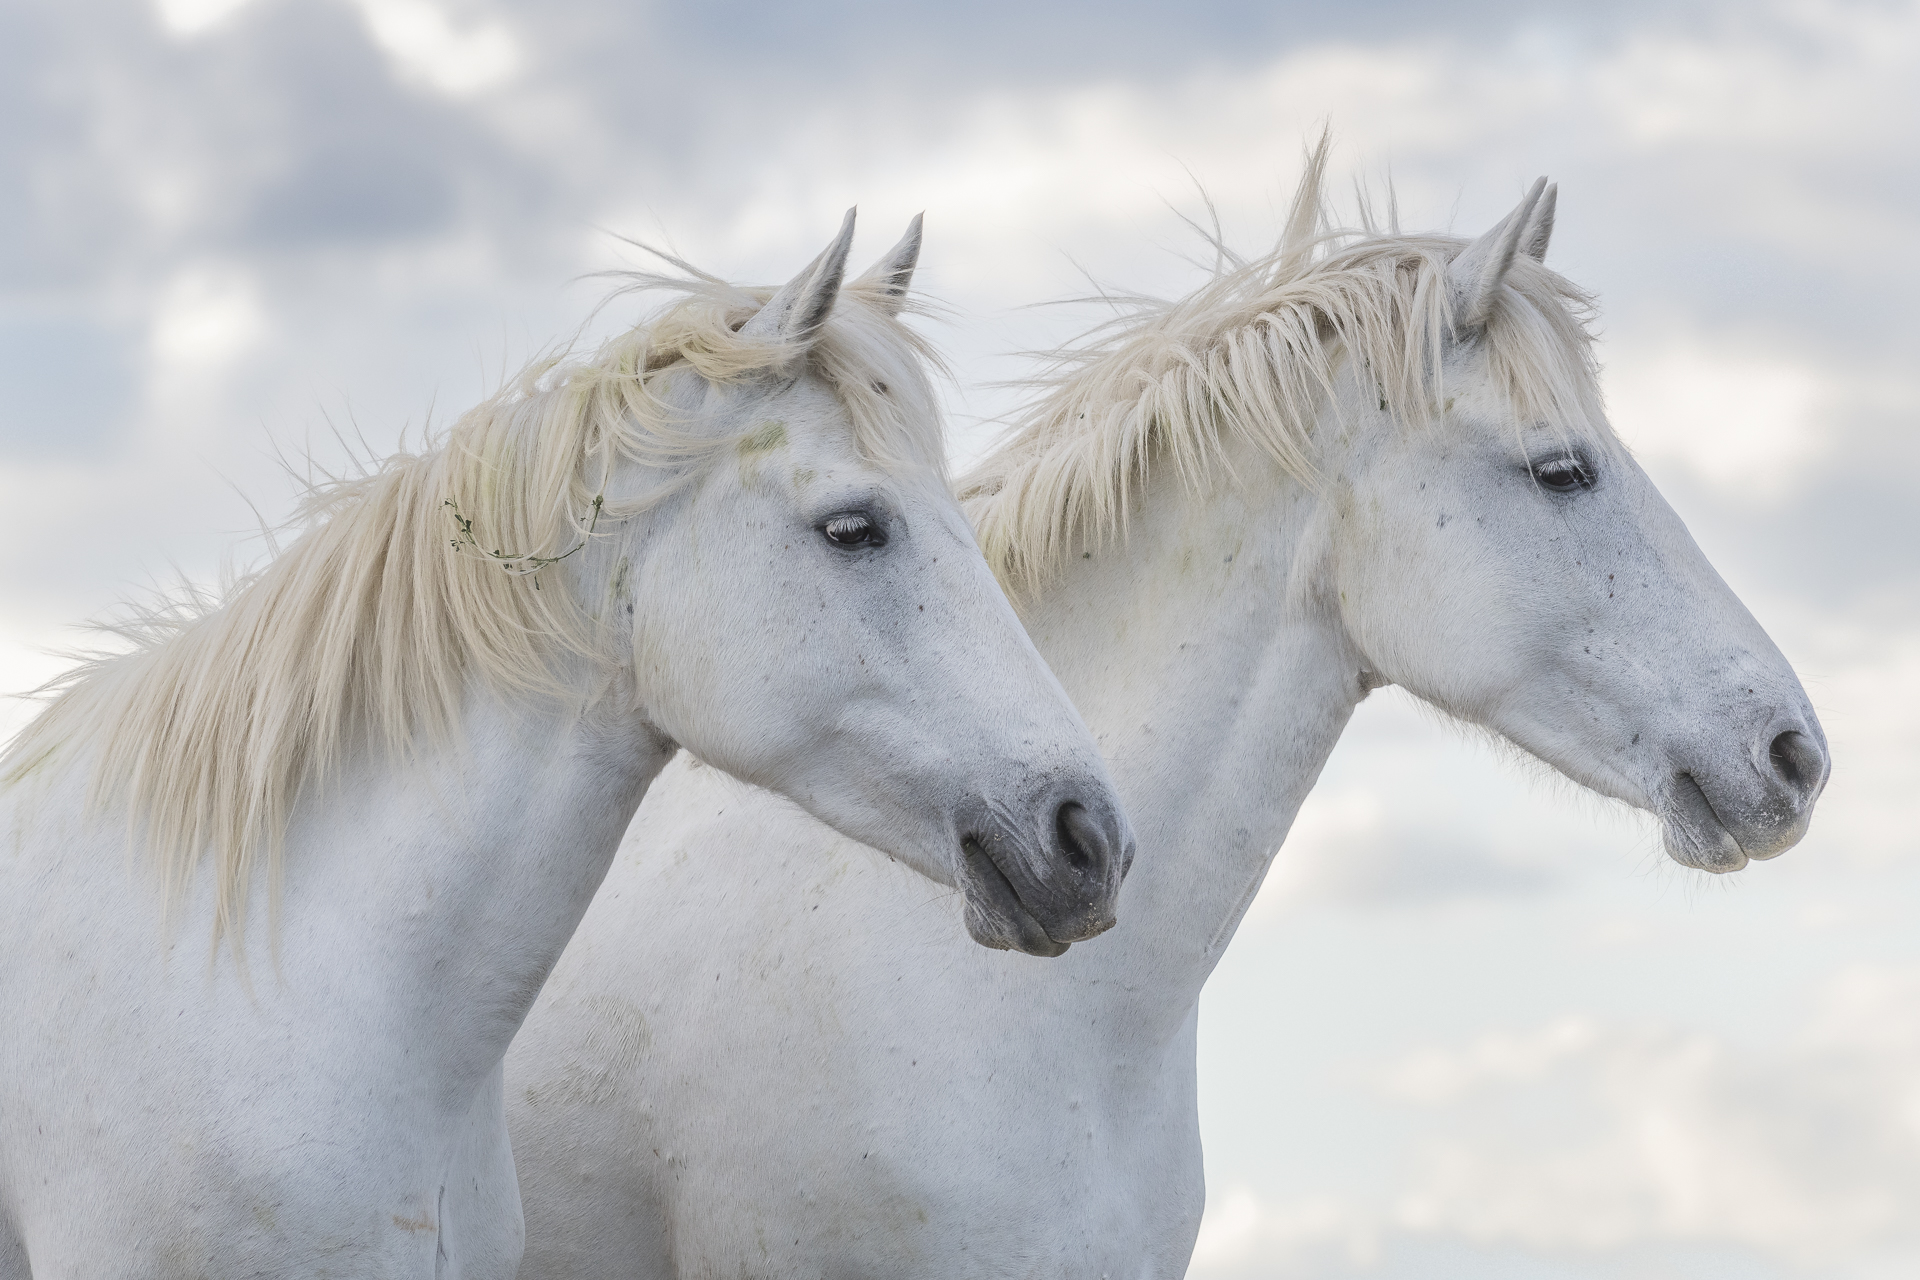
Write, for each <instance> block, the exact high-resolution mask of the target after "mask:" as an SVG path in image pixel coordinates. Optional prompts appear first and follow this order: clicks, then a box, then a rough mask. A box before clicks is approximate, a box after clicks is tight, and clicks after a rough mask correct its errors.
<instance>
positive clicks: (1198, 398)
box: [961, 146, 1613, 590]
mask: <svg viewBox="0 0 1920 1280" xmlns="http://www.w3.org/2000/svg"><path fill="white" fill-rule="evenodd" d="M1325 159H1326V152H1325V148H1324V146H1323V147H1322V148H1321V149H1319V150H1318V151H1316V152H1315V153H1314V154H1313V155H1312V156H1311V157H1310V159H1309V162H1308V166H1307V173H1306V176H1305V178H1304V179H1303V180H1302V182H1301V185H1300V188H1299V190H1298V191H1297V192H1296V194H1295V197H1294V200H1293V205H1292V210H1291V211H1290V213H1289V216H1288V219H1287V223H1286V230H1285V232H1284V233H1283V236H1282V238H1281V242H1280V244H1279V245H1278V246H1277V247H1276V248H1275V249H1274V250H1273V251H1272V252H1270V253H1268V254H1266V255H1263V256H1261V257H1258V258H1252V259H1248V258H1243V257H1240V256H1238V255H1236V254H1234V253H1233V252H1232V251H1231V250H1230V249H1228V248H1227V247H1226V246H1225V245H1224V244H1223V243H1222V242H1221V241H1220V240H1219V238H1218V236H1217V234H1216V233H1208V232H1206V231H1205V230H1204V229H1203V230H1202V234H1203V235H1205V236H1206V237H1207V239H1208V240H1209V241H1210V243H1211V244H1212V247H1213V248H1214V250H1215V266H1214V270H1213V275H1212V278H1211V279H1209V280H1208V281H1206V282H1205V283H1204V284H1202V285H1201V286H1200V287H1199V288H1198V289H1196V290H1195V291H1194V292H1193V293H1191V294H1189V295H1187V296H1186V297H1185V298H1182V299H1179V300H1177V301H1165V300H1161V299H1156V298H1147V297H1138V296H1131V297H1128V296H1122V297H1118V298H1114V297H1108V298H1105V299H1102V300H1103V301H1107V302H1110V303H1113V304H1114V305H1116V307H1117V308H1118V311H1119V314H1118V315H1116V317H1115V318H1114V319H1112V320H1110V321H1108V322H1107V323H1105V324H1103V325H1100V326H1098V327H1096V328H1094V329H1093V330H1091V331H1089V332H1088V333H1086V334H1084V335H1082V337H1081V338H1080V339H1078V340H1076V341H1075V342H1074V343H1071V344H1069V345H1067V346H1065V347H1062V348H1059V349H1057V350H1054V351H1051V352H1046V353H1042V355H1041V357H1040V359H1041V363H1042V368H1041V372H1040V373H1039V374H1037V375H1036V376H1034V377H1031V378H1028V379H1024V380H1022V383H1021V384H1020V385H1024V386H1026V387H1027V388H1029V389H1030V390H1031V391H1032V392H1033V394H1034V399H1033V400H1032V402H1031V403H1030V405H1029V407H1028V408H1027V409H1026V410H1025V411H1024V412H1022V413H1021V414H1020V416H1019V417H1018V418H1017V419H1016V422H1015V425H1014V428H1013V429H1012V431H1011V432H1010V433H1009V434H1008V436H1007V437H1006V439H1005V441H1004V443H1002V444H1001V445H1000V446H999V447H998V448H996V449H995V450H994V451H993V452H992V453H990V454H989V455H988V456H987V457H986V458H985V459H984V460H983V461H982V462H981V463H980V464H979V465H978V466H977V467H976V468H975V469H974V470H973V471H972V472H971V473H970V474H969V475H968V476H966V477H964V478H963V480H962V482H961V495H962V498H963V500H964V501H965V502H966V504H967V506H968V509H969V513H970V514H971V515H972V517H973V519H974V523H975V527H976V529H977V530H978V533H979V537H980V543H981V547H982V549H983V550H984V551H985V552H986V554H987V558H988V561H989V562H990V563H991V564H992V565H993V568H994V571H995V573H996V574H997V575H999V577H1000V579H1001V581H1002V582H1003V583H1005V584H1006V585H1007V586H1008V587H1009V588H1010V589H1016V590H1025V589H1030V588H1032V587H1033V586H1035V585H1036V584H1037V583H1038V582H1040V581H1041V580H1043V579H1044V578H1045V577H1046V576H1047V574H1048V573H1050V572H1051V571H1052V570H1054V569H1055V568H1057V566H1058V564H1059V563H1060V562H1061V560H1062V558H1063V557H1064V556H1065V554H1066V553H1067V552H1068V550H1069V548H1070V546H1071V545H1072V544H1073V543H1074V542H1075V541H1076V540H1079V539H1093V540H1096V541H1100V540H1106V539H1110V538H1112V537H1114V536H1115V535H1117V534H1118V533H1119V532H1120V531H1122V530H1123V529H1124V528H1125V527H1126V523H1127V519H1128V508H1129V505H1130V503H1131V502H1132V501H1133V500H1134V499H1135V498H1136V497H1137V495H1138V493H1139V491H1140V487H1141V486H1142V485H1143V484H1144V482H1145V480H1146V477H1147V475H1148V473H1149V470H1150V469H1151V468H1154V467H1162V468H1165V467H1171V469H1172V470H1173V471H1174V472H1175V473H1176V474H1178V475H1179V476H1180V477H1181V478H1182V479H1183V480H1184V481H1185V482H1187V483H1188V484H1189V485H1190V486H1193V487H1195V488H1198V487H1199V486H1201V485H1203V484H1204V483H1205V482H1207V481H1208V480H1209V478H1210V477H1211V475H1212V473H1214V472H1215V471H1216V470H1217V469H1218V468H1219V467H1220V466H1221V465H1222V461H1223V457H1224V448H1223V447H1224V445H1225V444H1226V443H1228V442H1229V441H1231V440H1235V439H1239V440H1246V441H1250V442H1252V443H1253V444H1255V445H1256V446H1257V447H1259V448H1260V449H1262V450H1264V451H1265V452H1266V453H1267V454H1268V455H1269V456H1271V457H1272V458H1273V459H1274V460H1275V462H1276V463H1278V464H1279V466H1280V467H1281V469H1282V470H1283V471H1284V472H1285V473H1286V474H1288V475H1290V476H1292V477H1294V478H1295V479H1297V480H1298V481H1300V482H1301V483H1303V484H1306V485H1308V486H1318V485H1319V484H1320V482H1321V477H1320V476H1319V474H1318V471H1317V469H1316V462H1315V457H1316V452H1317V451H1316V447H1315V442H1314V439H1313V425H1314V422H1315V419H1316V417H1317V416H1318V414H1319V412H1320V410H1321V407H1322V406H1323V405H1324V404H1325V403H1326V402H1327V401H1328V400H1329V399H1330V398H1332V397H1333V396H1334V391H1335V384H1336V380H1337V378H1339V377H1340V376H1342V375H1343V374H1349V373H1350V374H1353V375H1355V376H1366V377H1368V378H1369V379H1370V380H1371V381H1372V382H1373V384H1374V385H1375V387H1376V388H1377V391H1378V396H1379V400H1380V402H1381V408H1383V409H1385V410H1388V411H1389V413H1387V414H1386V415H1383V418H1384V421H1382V426H1383V427H1389V426H1390V427H1396V428H1406V427H1412V426H1417V425H1422V424H1426V423H1430V422H1431V421H1432V420H1433V419H1435V418H1436V417H1437V416H1438V415H1439V413H1440V412H1442V401H1443V400H1444V398H1445V397H1446V395H1447V394H1448V393H1447V390H1446V387H1445V380H1444V377H1443V364H1444V363H1445V359H1446V356H1447V353H1448V352H1449V350H1450V349H1452V347H1453V346H1454V345H1455V344H1456V343H1472V344H1477V346H1478V347H1479V349H1480V351H1481V352H1482V353H1483V354H1484V358H1485V361H1486V369H1487V374H1488V377H1489V380H1490V382H1491V384H1492V385H1493V386H1494V387H1495V388H1496V389H1497V390H1498V391H1499V392H1501V393H1502V394H1504V395H1505V397H1506V398H1507V400H1508V402H1509V403H1510V405H1511V406H1512V408H1513V411H1514V413H1515V416H1516V420H1517V421H1520V422H1523V423H1528V424H1532V423H1544V424H1548V425H1550V426H1552V427H1554V428H1555V429H1557V430H1559V431H1561V432H1562V433H1563V434H1567V435H1570V436H1579V437H1585V438H1600V439H1603V440H1605V441H1608V442H1611V441H1612V440H1613V437H1612V435H1611V432H1610V429H1609V428H1608V427H1607V425H1606V420H1605V415H1604V414H1603V412H1602V411H1601V406H1600V395H1599V382H1598V376H1597V369H1596V367H1595V365H1594V359H1593V352H1592V336H1591V333H1590V331H1589V328H1588V324H1589V319H1590V316H1591V314H1592V299H1591V298H1590V297H1589V296H1588V295H1587V294H1586V293H1585V292H1583V291H1582V290H1580V289H1579V288H1578V287H1576V286H1575V285H1573V284H1572V283H1570V282H1569V281H1567V280H1566V279H1565V278H1564V277H1562V276H1560V275H1559V274H1557V273H1556V272H1554V271H1551V270H1549V269H1548V268H1547V267H1545V266H1543V265H1542V264H1540V263H1539V262H1537V261H1535V260H1534V259H1532V258H1530V257H1527V256H1526V255H1521V256H1520V257H1519V259H1518V260H1517V261H1516V262H1515V263H1514V265H1513V267H1512V268H1511V269H1510V270H1509V271H1508V273H1507V275H1506V277H1505V286H1506V287H1505V288H1504V289H1503V290H1502V293H1501V295H1500V297H1499V299H1498V301H1497V303H1496V306H1495V308H1494V313H1493V316H1492V319H1491V322H1490V323H1489V324H1488V325H1487V326H1486V328H1485V330H1484V332H1481V333H1477V334H1462V333H1457V332H1456V331H1455V327H1454V321H1453V299H1452V289H1451V284H1450V281H1449V276H1448V269H1449V267H1450V266H1451V264H1452V262H1453V260H1454V259H1455V258H1456V257H1457V256H1459V254H1460V253H1461V251H1462V250H1464V249H1465V248H1466V247H1467V245H1468V243H1469V242H1468V241H1467V240H1465V239H1461V238H1458V237H1454V236H1447V235H1439V234H1409V233H1402V232H1400V231H1398V230H1397V229H1394V228H1390V229H1387V230H1382V229H1380V228H1378V227H1377V226H1375V225H1373V221H1372V218H1371V215H1370V213H1369V212H1368V210H1367V209H1366V206H1365V203H1364V199H1363V205H1362V216H1361V225H1360V226H1359V227H1358V228H1352V229H1333V228H1330V227H1328V225H1327V215H1326V208H1325V201H1324V199H1323V196H1322V189H1321V184H1322V180H1323V175H1324V167H1325ZM1362 371H1364V373H1362ZM1376 421H1381V420H1376Z"/></svg>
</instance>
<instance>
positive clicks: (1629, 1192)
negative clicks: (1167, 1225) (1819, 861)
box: [1193, 965, 1920, 1280]
mask: <svg viewBox="0 0 1920 1280" xmlns="http://www.w3.org/2000/svg"><path fill="white" fill-rule="evenodd" d="M1376 1081H1377V1083H1378V1086H1379V1087H1380V1088H1381V1090H1382V1091H1383V1092H1384V1093H1385V1094H1386V1095H1387V1096H1389V1097H1391V1098H1393V1099H1395V1100H1398V1101H1400V1102H1402V1103H1404V1104H1408V1105H1410V1106H1412V1107H1414V1108H1416V1111H1415V1112H1414V1113H1407V1114H1404V1116H1403V1119H1402V1120H1401V1121H1400V1123H1402V1124H1403V1125H1412V1124H1414V1123H1415V1122H1416V1121H1417V1120H1418V1119H1419V1118H1420V1116H1421V1115H1422V1114H1424V1118H1425V1120H1426V1121H1427V1122H1428V1123H1427V1124H1426V1126H1425V1127H1426V1129H1427V1131H1428V1134H1429V1136H1428V1137H1427V1138H1426V1139H1425V1140H1424V1141H1423V1142H1421V1143H1420V1144H1419V1146H1418V1147H1417V1148H1416V1151H1415V1154H1414V1157H1413V1159H1412V1160H1411V1161H1410V1162H1409V1164H1408V1165H1407V1166H1406V1167H1405V1172H1403V1173H1402V1175H1401V1177H1400V1180H1399V1184H1398V1185H1397V1186H1392V1187H1386V1186H1383V1187H1381V1188H1380V1189H1379V1191H1378V1193H1377V1194H1375V1195H1373V1196H1369V1197H1360V1196H1348V1197H1345V1198H1327V1197H1320V1198H1317V1199H1312V1200H1306V1201H1281V1200H1274V1201H1271V1202H1268V1201H1263V1200H1261V1199H1260V1198H1259V1197H1258V1196H1256V1195H1255V1194H1254V1193H1253V1192H1252V1191H1250V1190H1248V1189H1246V1188H1239V1189H1236V1190H1234V1191H1232V1192H1230V1193H1228V1194H1227V1195H1225V1196H1223V1197H1221V1198H1220V1199H1219V1200H1218V1201H1217V1202H1216V1204H1215V1206H1214V1208H1212V1209H1211V1210H1210V1212H1209V1214H1208V1218H1207V1220H1206V1224H1205V1225H1204V1226H1203V1228H1202V1234H1201V1240H1202V1242H1203V1245H1204V1246H1205V1247H1204V1249H1203V1250H1202V1251H1200V1252H1197V1253H1196V1255H1195V1260H1194V1261H1195V1265H1194V1270H1193V1274H1194V1275H1195V1277H1196V1278H1197V1280H1203V1278H1207V1277H1216V1276H1229V1275H1236V1274H1248V1275H1252V1274H1294V1272H1295V1269H1296V1268H1297V1267H1298V1266H1299V1261H1300V1256H1301V1253H1302V1250H1303V1249H1304V1248H1306V1247H1308V1246H1309V1245H1312V1246H1317V1247H1319V1248H1320V1249H1321V1251H1322V1252H1321V1255H1320V1256H1321V1258H1322V1260H1323V1263H1325V1262H1326V1261H1327V1260H1328V1259H1332V1258H1335V1257H1336V1256H1337V1257H1338V1258H1339V1259H1341V1260H1343V1261H1344V1263H1345V1264H1346V1265H1347V1266H1350V1267H1352V1268H1353V1269H1359V1268H1360V1266H1361V1264H1362V1263H1363V1262H1364V1261H1365V1260H1367V1259H1370V1258H1377V1257H1380V1256H1383V1255H1385V1254H1389V1253H1392V1252H1394V1251H1395V1250H1396V1248H1397V1247H1398V1246H1402V1245H1405V1244H1407V1243H1408V1242H1413V1243H1415V1244H1417V1243H1420V1242H1434V1241H1442V1240H1452V1241H1456V1242H1460V1243H1465V1244H1471V1245H1474V1246H1477V1247H1479V1248H1482V1249H1496V1250H1497V1249H1521V1250H1528V1251H1532V1252H1534V1253H1535V1254H1547V1255H1550V1256H1557V1257H1566V1256H1570V1255H1583V1256H1587V1257H1589V1258H1593V1259H1595V1260H1596V1261H1598V1262H1602V1263H1604V1261H1605V1260H1606V1259H1608V1258H1614V1259H1619V1260H1621V1261H1622V1264H1623V1265H1624V1266H1626V1268H1627V1269H1626V1270H1622V1271H1620V1272H1619V1273H1618V1274H1621V1275H1628V1274H1631V1265H1630V1264H1628V1263H1626V1262H1625V1259H1626V1258H1627V1256H1628V1255H1629V1251H1631V1250H1634V1249H1644V1248H1646V1247H1649V1246H1658V1245H1666V1246H1676V1245H1684V1246H1689V1247H1696V1248H1699V1247H1706V1248H1713V1247H1718V1248H1732V1249H1737V1250H1741V1251H1743V1252H1745V1253H1747V1254H1750V1255H1758V1256H1759V1257H1762V1258H1766V1259H1769V1260H1771V1261H1772V1262H1774V1263H1776V1264H1779V1265H1784V1266H1789V1267H1794V1268H1809V1269H1812V1270H1813V1271H1814V1272H1816V1273H1817V1274H1820V1275H1822V1276H1826V1277H1853V1276H1867V1275H1874V1274H1880V1272H1879V1271H1878V1270H1877V1269H1878V1268H1880V1267H1882V1266H1884V1265H1886V1263H1887V1261H1888V1259H1890V1258H1895V1259H1904V1260H1905V1262H1906V1265H1908V1266H1914V1267H1920V1219H1916V1217H1915V1215H1914V1213H1913V1206H1914V1205H1915V1204H1920V968H1898V967H1888V966H1873V965H1861V966H1855V967H1852V968H1849V969H1847V970H1845V971H1843V972H1841V973H1840V974H1838V975H1837V976H1836V977H1834V978H1833V979H1832V980H1830V981H1829V982H1828V983H1827V984H1826V987H1825V989H1824V991H1823V993H1822V996H1821V998H1820V1000H1819V1002H1818V1007H1817V1008H1816V1009H1815V1010H1814V1012H1813V1015H1812V1016H1811V1017H1810V1018H1808V1019H1806V1020H1805V1021H1804V1022H1803V1023H1802V1025H1801V1027H1800V1029H1799V1031H1798V1032H1797V1034H1795V1035H1794V1036H1793V1037H1792V1038H1791V1039H1790V1040H1789V1041H1788V1042H1787V1043H1785V1044H1783V1045H1779V1046H1777V1047H1775V1048H1772V1049H1761V1050H1756V1049H1754V1048H1753V1047H1751V1046H1746V1045H1741V1044H1738V1043H1737V1042H1734V1041H1731V1040H1729V1039H1726V1038H1723V1037H1720V1036H1716V1035H1712V1034H1707V1033H1704V1032H1699V1031H1690V1030H1685V1029H1678V1028H1672V1027H1663V1026H1658V1025H1640V1026H1632V1025H1622V1024H1619V1023H1608V1022H1604V1021H1601V1020H1598V1019H1593V1018H1582V1017H1563V1018H1560V1019H1556V1020H1554V1021H1553V1022H1550V1023H1548V1024H1546V1025H1544V1026H1541V1027H1539V1028H1536V1029H1534V1030H1531V1031H1521V1032H1508V1031H1496V1032H1489V1033H1487V1034H1484V1035H1481V1036H1478V1037H1475V1038H1473V1039H1471V1040H1469V1041H1467V1042H1466V1043H1464V1044H1460V1045H1456V1046H1452V1047H1446V1046H1431V1047H1427V1048H1423V1049H1420V1050H1418V1051H1416V1052H1414V1053H1412V1054H1410V1055H1407V1056H1406V1057H1404V1058H1403V1059H1401V1060H1400V1061H1398V1062H1396V1063H1394V1064H1392V1065H1391V1066H1389V1067H1388V1068H1387V1069H1386V1070H1384V1071H1382V1072H1380V1073H1379V1074H1378V1075H1377V1076H1376ZM1336 1243H1337V1246H1338V1248H1337V1254H1336V1253H1335V1252H1331V1251H1330V1249H1331V1246H1332V1245H1334V1244H1336ZM1634 1256H1644V1255H1634ZM1340 1269H1342V1268H1339V1267H1334V1266H1331V1265H1326V1266H1325V1267H1324V1269H1323V1270H1321V1271H1318V1272H1313V1273H1303V1274H1326V1273H1327V1272H1328V1271H1334V1270H1340ZM1596 1274H1609V1275H1611V1274H1615V1272H1614V1271H1613V1270H1611V1269H1609V1268H1606V1267H1604V1266H1603V1267H1602V1268H1601V1269H1600V1270H1598V1271H1596Z"/></svg>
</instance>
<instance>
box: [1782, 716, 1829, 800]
mask: <svg viewBox="0 0 1920 1280" xmlns="http://www.w3.org/2000/svg"><path fill="white" fill-rule="evenodd" d="M1767 760H1768V762H1769V763H1770V764H1772V765H1773V772H1774V774H1775V775H1776V776H1777V777H1779V779H1780V781H1782V782H1784V783H1785V784H1786V785H1787V786H1788V787H1789V788H1791V789H1792V790H1793V792H1794V793H1795V794H1796V795H1798V796H1800V797H1801V798H1803V799H1804V798H1805V797H1807V796H1808V795H1810V794H1812V792H1813V791H1814V789H1815V788H1817V787H1818V786H1819V785H1820V783H1821V780H1822V779H1823V778H1824V777H1825V775H1826V768H1827V758H1826V754H1825V753H1824V752H1822V751H1821V750H1820V748H1819V746H1818V745H1817V744H1816V743H1815V742H1814V741H1813V739H1812V738H1809V737H1808V736H1807V735H1806V734H1804V733H1801V732H1799V731H1798V730H1795V729H1789V730H1787V731H1786V732H1785V733H1783V734H1781V735H1780V736H1779V737H1777V738H1775V739H1774V740H1773V742H1772V743H1771V744H1770V745H1769V746H1768V747H1767Z"/></svg>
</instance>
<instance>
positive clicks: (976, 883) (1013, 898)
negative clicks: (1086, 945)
mask: <svg viewBox="0 0 1920 1280" xmlns="http://www.w3.org/2000/svg"><path fill="white" fill-rule="evenodd" d="M961 850H962V853H963V854H964V857H965V862H966V866H965V872H964V874H963V876H962V877H961V881H962V887H963V889H964V890H965V892H966V895H967V932H968V933H969V934H970V935H972V937H973V940H974V941H975V942H977V943H979V944H980V945H981V946H983V947H991V948H993V949H994V950H996V951H1020V952H1024V953H1026V954H1027V955H1030V956H1062V955H1065V954H1066V953H1067V948H1068V946H1070V945H1071V944H1070V943H1065V942H1056V941H1054V939H1053V938H1052V936H1051V935H1049V934H1048V933H1047V930H1046V926H1044V925H1042V924H1041V923H1040V922H1039V921H1038V920H1037V919H1035V918H1034V915H1033V913H1032V912H1031V911H1028V910H1027V908H1026V905H1025V904H1024V903H1022V902H1021V901H1020V895H1019V894H1018V893H1017V892H1015V890H1014V887H1013V882H1012V881H1011V880H1009V879H1007V876H1006V873H1005V872H1003V871H1002V870H1000V868H999V867H998V866H997V865H995V863H994V861H993V859H992V858H990V857H988V856H987V852H986V850H984V849H982V848H981V847H980V846H979V845H978V844H976V843H974V842H973V841H971V840H968V841H966V842H965V843H964V844H963V845H962V846H961Z"/></svg>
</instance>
